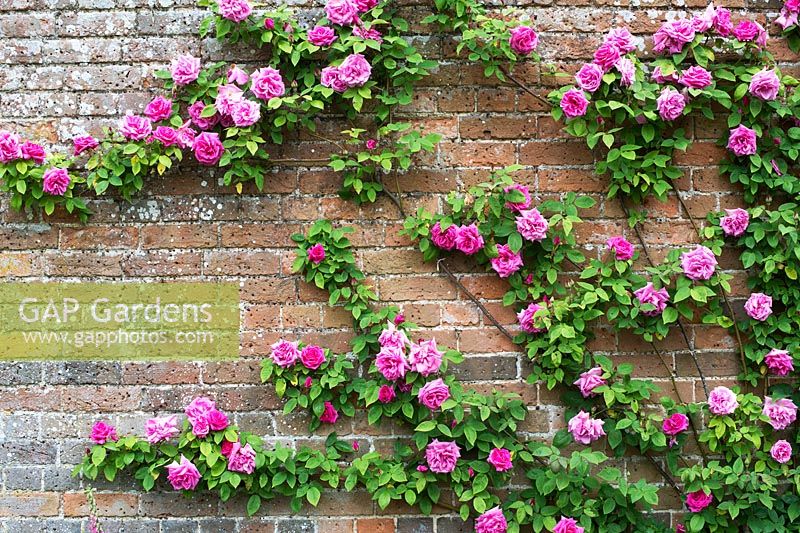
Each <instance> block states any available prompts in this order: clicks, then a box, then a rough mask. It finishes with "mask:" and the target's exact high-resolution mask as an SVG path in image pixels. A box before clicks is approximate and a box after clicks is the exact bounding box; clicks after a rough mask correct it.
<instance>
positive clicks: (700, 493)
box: [686, 489, 714, 513]
mask: <svg viewBox="0 0 800 533" xmlns="http://www.w3.org/2000/svg"><path fill="white" fill-rule="evenodd" d="M713 500H714V496H713V495H712V494H706V493H705V491H704V490H703V489H700V490H696V491H694V492H690V493H689V494H687V495H686V507H688V508H689V510H690V511H691V512H693V513H699V512H700V511H702V510H703V509H705V508H706V507H708V506H709V505H711V502H712V501H713Z"/></svg>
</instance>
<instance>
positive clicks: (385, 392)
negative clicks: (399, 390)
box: [378, 385, 397, 403]
mask: <svg viewBox="0 0 800 533" xmlns="http://www.w3.org/2000/svg"><path fill="white" fill-rule="evenodd" d="M396 396H397V395H396V394H395V392H394V387H392V386H391V385H381V388H380V389H378V401H379V402H381V403H391V402H392V400H394V399H395V397H396Z"/></svg>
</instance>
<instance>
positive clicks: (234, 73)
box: [226, 65, 250, 85]
mask: <svg viewBox="0 0 800 533" xmlns="http://www.w3.org/2000/svg"><path fill="white" fill-rule="evenodd" d="M226 78H227V80H228V83H236V84H238V85H244V84H245V83H247V82H248V81H250V76H249V75H248V74H247V72H245V71H244V70H242V69H240V68H239V67H237V66H236V65H231V68H229V69H228V74H227V76H226Z"/></svg>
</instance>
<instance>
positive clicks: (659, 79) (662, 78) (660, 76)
mask: <svg viewBox="0 0 800 533" xmlns="http://www.w3.org/2000/svg"><path fill="white" fill-rule="evenodd" d="M652 78H653V81H654V82H656V83H668V82H676V81H678V74H677V73H675V72H673V73H672V74H669V75H665V74H664V73H663V72H662V71H661V67H656V68H654V69H653V74H652Z"/></svg>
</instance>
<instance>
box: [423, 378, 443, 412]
mask: <svg viewBox="0 0 800 533" xmlns="http://www.w3.org/2000/svg"><path fill="white" fill-rule="evenodd" d="M448 398H450V387H448V386H447V385H446V384H445V382H444V381H442V380H441V378H439V379H434V380H433V381H430V382H428V383H426V384H425V385H424V386H423V387H422V388H421V389H419V392H418V393H417V399H418V400H419V403H421V404H422V405H424V406H425V407H427V408H428V409H430V410H431V411H433V410H435V409H438V408H439V407H441V406H442V404H443V403H444V402H446V401H447V399H448Z"/></svg>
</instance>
